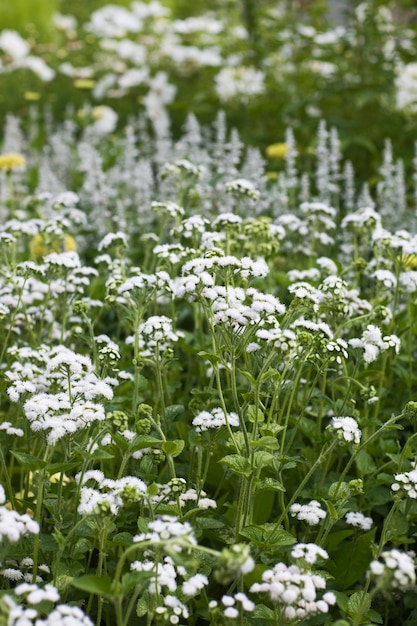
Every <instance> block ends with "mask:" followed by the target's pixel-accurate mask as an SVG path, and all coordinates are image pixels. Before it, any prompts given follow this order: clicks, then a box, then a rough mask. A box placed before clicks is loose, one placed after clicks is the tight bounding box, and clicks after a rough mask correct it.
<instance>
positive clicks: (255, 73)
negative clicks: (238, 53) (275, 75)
mask: <svg viewBox="0 0 417 626" xmlns="http://www.w3.org/2000/svg"><path fill="white" fill-rule="evenodd" d="M215 89H216V93H217V95H218V97H219V98H220V100H221V101H222V102H229V101H230V100H238V101H240V102H247V101H248V99H249V98H250V97H253V96H257V95H260V94H262V93H263V92H264V90H265V74H264V72H262V71H261V70H257V69H255V68H254V67H244V66H237V67H224V68H222V69H221V70H220V72H219V73H218V74H217V76H216V78H215Z"/></svg>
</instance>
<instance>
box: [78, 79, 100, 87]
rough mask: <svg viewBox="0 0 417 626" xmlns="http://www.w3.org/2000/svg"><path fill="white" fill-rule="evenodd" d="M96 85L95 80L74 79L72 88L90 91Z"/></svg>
mask: <svg viewBox="0 0 417 626" xmlns="http://www.w3.org/2000/svg"><path fill="white" fill-rule="evenodd" d="M95 84H96V81H95V80H91V78H76V79H75V80H74V87H76V88H77V89H92V88H93V87H94V85H95Z"/></svg>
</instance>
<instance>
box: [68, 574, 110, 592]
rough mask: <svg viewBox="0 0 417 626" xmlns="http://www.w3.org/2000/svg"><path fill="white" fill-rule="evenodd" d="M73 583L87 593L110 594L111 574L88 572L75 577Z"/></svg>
mask: <svg viewBox="0 0 417 626" xmlns="http://www.w3.org/2000/svg"><path fill="white" fill-rule="evenodd" d="M71 585H72V586H73V587H76V588H77V589H82V591H87V593H95V594H97V595H102V596H108V595H110V593H111V580H110V577H109V576H98V575H97V574H86V575H85V576H81V577H80V578H74V580H72V581H71Z"/></svg>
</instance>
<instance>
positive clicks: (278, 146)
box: [266, 143, 288, 159]
mask: <svg viewBox="0 0 417 626" xmlns="http://www.w3.org/2000/svg"><path fill="white" fill-rule="evenodd" d="M287 153H288V146H287V144H286V143H271V145H269V146H268V147H267V149H266V156H267V157H268V159H283V158H284V157H285V156H286V155H287Z"/></svg>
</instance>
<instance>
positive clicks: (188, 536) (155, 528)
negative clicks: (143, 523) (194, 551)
mask: <svg viewBox="0 0 417 626" xmlns="http://www.w3.org/2000/svg"><path fill="white" fill-rule="evenodd" d="M148 529H149V532H147V533H140V534H139V535H135V537H134V538H133V541H134V542H135V543H141V542H143V541H146V542H151V543H161V542H162V543H164V542H168V541H169V542H171V541H172V540H173V539H179V538H181V539H183V540H185V541H186V542H187V544H190V545H197V540H196V538H195V536H194V531H193V529H192V526H191V525H190V524H189V523H188V522H180V521H178V519H177V518H176V517H174V516H172V515H162V516H161V517H158V518H157V519H155V520H152V521H150V522H149V524H148ZM174 549H175V550H176V551H180V548H179V546H176V547H175V545H174Z"/></svg>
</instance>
